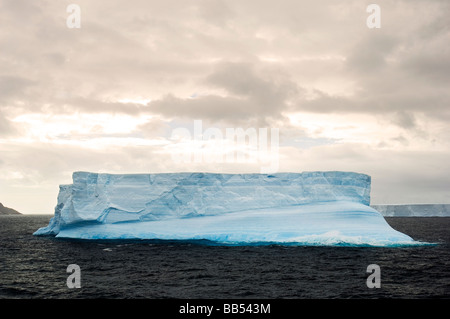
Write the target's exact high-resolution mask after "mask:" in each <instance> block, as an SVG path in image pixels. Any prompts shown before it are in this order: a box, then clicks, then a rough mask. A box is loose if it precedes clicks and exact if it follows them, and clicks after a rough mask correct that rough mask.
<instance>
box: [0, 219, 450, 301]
mask: <svg viewBox="0 0 450 319" xmlns="http://www.w3.org/2000/svg"><path fill="white" fill-rule="evenodd" d="M51 217H52V216H50V215H20V216H0V298H2V299H80V298H82V299H93V298H104V299H116V298H120V299H124V298H133V299H144V298H145V299H159V298H183V299H184V298H188V299H197V298H200V299H205V298H207V299H209V298H212V299H216V298H217V299H233V298H239V299H246V298H249V299H259V298H264V299H285V298H286V299H290V298H295V299H299V298H300V299H309V298H314V299H329V298H338V299H340V298H357V299H368V298H394V299H395V298H396V299H411V298H414V299H416V298H419V299H423V298H426V299H429V298H433V299H434V298H446V299H449V298H450V217H386V220H387V222H388V223H389V224H390V225H391V226H392V227H393V228H394V229H396V230H398V231H401V232H403V233H405V234H407V235H409V236H411V237H413V238H414V239H415V240H419V241H424V242H429V243H435V245H426V246H417V247H395V248H380V247H378V248H373V247H314V246H308V247H293V246H281V245H270V246H248V247H229V246H211V245H204V244H202V243H201V242H171V241H164V242H161V241H106V242H105V241H92V242H90V241H68V240H61V239H56V238H51V237H36V236H33V235H32V233H33V232H34V231H36V230H37V229H38V228H39V227H43V226H46V225H47V224H48V222H49V220H50V218H51ZM71 264H76V265H78V266H79V267H80V272H79V274H80V285H81V288H69V287H68V285H67V278H68V277H69V276H71V275H72V274H71V273H69V272H67V267H68V266H69V265H71ZM371 264H376V265H378V266H379V267H380V277H379V278H380V284H381V286H380V288H368V286H367V283H366V281H367V278H368V277H369V276H370V275H371V273H370V272H367V267H368V266H369V265H371Z"/></svg>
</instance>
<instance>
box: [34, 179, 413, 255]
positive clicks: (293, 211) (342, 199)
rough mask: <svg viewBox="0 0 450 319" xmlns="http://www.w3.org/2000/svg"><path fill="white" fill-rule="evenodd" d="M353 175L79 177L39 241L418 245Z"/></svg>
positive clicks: (63, 192)
mask: <svg viewBox="0 0 450 319" xmlns="http://www.w3.org/2000/svg"><path fill="white" fill-rule="evenodd" d="M370 185H371V178H370V176H368V175H364V174H358V173H353V172H304V173H277V174H273V175H267V174H214V173H163V174H123V175H120V174H97V173H88V172H75V173H73V184H71V185H61V186H60V192H59V195H58V203H57V206H56V208H55V215H54V217H53V218H52V219H51V220H50V223H49V225H48V226H47V227H43V228H40V229H38V230H37V231H36V232H35V233H34V235H52V236H56V237H59V238H76V239H162V240H164V239H168V240H208V241H211V242H213V243H215V244H230V245H243V244H244V245H247V244H251V245H255V244H268V243H282V244H295V245H357V246H365V245H373V246H396V245H409V244H417V242H415V241H414V240H413V239H412V238H411V237H409V236H407V235H405V234H402V233H400V232H398V231H396V230H394V229H393V228H391V227H390V226H389V224H388V223H387V222H386V221H385V220H384V218H383V216H382V215H381V214H380V213H379V212H377V211H376V210H375V209H373V208H371V207H369V204H370Z"/></svg>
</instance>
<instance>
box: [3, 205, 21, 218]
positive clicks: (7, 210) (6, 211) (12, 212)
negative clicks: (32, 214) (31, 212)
mask: <svg viewBox="0 0 450 319" xmlns="http://www.w3.org/2000/svg"><path fill="white" fill-rule="evenodd" d="M0 215H21V214H20V213H19V212H18V211H17V210H14V209H12V208H8V207H5V206H3V204H2V203H0Z"/></svg>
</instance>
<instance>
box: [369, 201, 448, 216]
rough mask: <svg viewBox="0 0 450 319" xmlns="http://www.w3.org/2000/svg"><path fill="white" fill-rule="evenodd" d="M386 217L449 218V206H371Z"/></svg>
mask: <svg viewBox="0 0 450 319" xmlns="http://www.w3.org/2000/svg"><path fill="white" fill-rule="evenodd" d="M371 206H372V208H374V209H376V210H377V211H379V212H380V213H381V214H382V215H383V216H386V217H450V204H405V205H371Z"/></svg>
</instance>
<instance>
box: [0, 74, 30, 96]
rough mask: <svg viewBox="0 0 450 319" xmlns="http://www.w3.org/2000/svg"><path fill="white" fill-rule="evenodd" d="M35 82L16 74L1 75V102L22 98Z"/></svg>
mask: <svg viewBox="0 0 450 319" xmlns="http://www.w3.org/2000/svg"><path fill="white" fill-rule="evenodd" d="M34 84H35V82H34V81H32V80H29V79H26V78H23V77H19V76H14V75H0V102H2V101H3V102H4V101H7V100H9V99H13V98H15V99H22V98H23V97H24V95H25V91H26V90H27V89H28V88H29V87H30V86H32V85H34Z"/></svg>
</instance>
